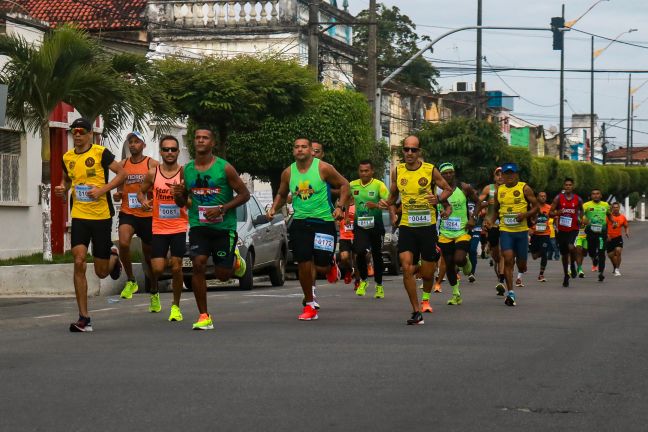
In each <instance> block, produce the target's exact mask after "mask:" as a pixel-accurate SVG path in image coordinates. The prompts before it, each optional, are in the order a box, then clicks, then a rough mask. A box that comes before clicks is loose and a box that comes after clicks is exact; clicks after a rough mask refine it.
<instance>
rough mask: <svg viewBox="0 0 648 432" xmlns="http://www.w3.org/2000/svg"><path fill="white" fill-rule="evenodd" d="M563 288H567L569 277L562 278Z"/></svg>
mask: <svg viewBox="0 0 648 432" xmlns="http://www.w3.org/2000/svg"><path fill="white" fill-rule="evenodd" d="M563 286H564V287H565V288H567V287H568V286H569V275H565V277H564V278H563Z"/></svg>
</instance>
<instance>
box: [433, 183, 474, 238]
mask: <svg viewBox="0 0 648 432" xmlns="http://www.w3.org/2000/svg"><path fill="white" fill-rule="evenodd" d="M448 203H449V204H450V205H451V206H452V214H451V215H450V216H449V217H448V218H447V219H441V223H440V225H439V232H440V233H441V235H442V236H444V237H447V238H457V237H461V236H462V235H465V234H467V233H468V232H467V231H466V224H467V223H468V200H467V199H466V195H464V193H463V190H461V187H460V186H457V187H455V190H454V191H453V192H452V195H450V197H449V198H448ZM440 210H441V211H442V210H443V207H441V209H440Z"/></svg>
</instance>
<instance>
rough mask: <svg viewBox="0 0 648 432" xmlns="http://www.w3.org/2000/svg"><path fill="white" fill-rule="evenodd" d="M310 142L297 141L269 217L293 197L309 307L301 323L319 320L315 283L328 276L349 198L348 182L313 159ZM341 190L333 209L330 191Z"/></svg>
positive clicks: (294, 234)
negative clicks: (338, 222) (338, 226)
mask: <svg viewBox="0 0 648 432" xmlns="http://www.w3.org/2000/svg"><path fill="white" fill-rule="evenodd" d="M312 152H313V148H312V145H311V142H310V141H309V140H308V139H306V138H298V139H296V140H295V144H294V146H293V155H294V157H295V162H294V163H293V164H292V165H290V166H289V167H288V168H286V169H285V170H284V171H283V173H282V174H281V184H280V185H279V190H278V192H277V196H276V197H275V199H274V202H273V204H272V207H270V209H269V210H268V213H267V217H268V219H270V220H272V218H274V215H275V214H276V213H277V212H278V211H279V209H280V208H281V207H282V206H283V205H284V203H285V201H286V197H287V196H288V192H292V194H293V208H294V210H295V214H294V216H293V222H292V224H291V226H290V231H291V232H290V235H291V236H292V238H293V242H294V243H293V244H294V250H293V257H294V259H295V261H297V263H298V272H299V282H300V284H301V287H302V291H303V292H304V301H305V302H306V305H305V306H304V310H303V312H302V314H301V315H299V317H298V319H300V320H303V321H310V320H316V319H317V318H318V314H317V308H316V306H318V305H316V303H315V299H314V297H313V280H314V279H315V277H316V275H317V273H320V274H323V273H327V272H328V271H329V270H330V269H331V267H332V265H331V264H332V263H333V257H334V253H335V241H336V235H337V233H336V232H335V223H334V220H336V219H337V220H341V219H342V218H343V216H344V207H345V206H346V204H347V200H348V198H349V182H347V180H346V179H345V178H344V177H342V176H341V175H340V173H338V172H337V171H336V170H335V168H334V167H333V166H332V165H330V164H328V163H326V162H324V161H320V160H319V159H317V158H315V157H314V156H313V153H312ZM328 185H331V186H332V187H335V188H339V189H340V200H339V202H338V205H337V207H335V208H333V204H332V203H331V198H330V195H329V192H328V188H329V186H328Z"/></svg>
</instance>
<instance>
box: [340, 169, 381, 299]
mask: <svg viewBox="0 0 648 432" xmlns="http://www.w3.org/2000/svg"><path fill="white" fill-rule="evenodd" d="M358 175H359V177H360V178H359V179H357V180H353V181H352V182H351V183H350V186H349V187H350V189H351V194H352V196H353V199H354V201H355V203H356V215H355V226H356V228H357V229H356V230H355V238H354V241H353V243H354V250H355V253H356V262H357V264H358V270H359V271H360V285H358V289H357V290H356V294H357V295H359V296H364V295H365V292H366V290H367V278H368V277H369V269H368V266H367V251H369V250H370V251H371V256H372V258H373V265H374V275H373V277H374V281H375V282H376V286H375V294H374V297H375V298H377V299H380V298H384V297H385V289H384V287H383V284H382V278H383V271H384V268H385V264H384V262H383V257H382V246H383V238H384V236H385V226H384V224H383V218H382V210H381V209H380V202H381V201H383V202H384V201H385V200H386V199H387V198H389V190H388V189H387V186H386V185H385V183H383V182H382V181H380V180H378V179H375V178H374V168H373V163H372V162H371V161H370V160H362V161H360V163H359V164H358Z"/></svg>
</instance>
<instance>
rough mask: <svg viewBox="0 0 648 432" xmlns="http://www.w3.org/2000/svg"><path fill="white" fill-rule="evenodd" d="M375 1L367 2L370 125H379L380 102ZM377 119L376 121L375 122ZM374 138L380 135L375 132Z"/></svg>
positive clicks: (378, 132) (379, 132) (380, 133)
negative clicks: (377, 90) (377, 89)
mask: <svg viewBox="0 0 648 432" xmlns="http://www.w3.org/2000/svg"><path fill="white" fill-rule="evenodd" d="M376 7H377V6H376V0H369V23H370V24H369V28H368V36H369V38H368V39H369V40H368V41H367V51H368V53H367V68H368V70H367V100H368V101H369V106H370V107H371V124H372V125H376V124H377V125H380V109H379V108H378V110H376V108H377V107H380V101H378V103H376V86H377V84H378V23H377V21H376V15H377V14H378V13H377V10H376ZM376 118H378V121H376ZM375 133H376V136H380V135H382V132H381V131H375Z"/></svg>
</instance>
